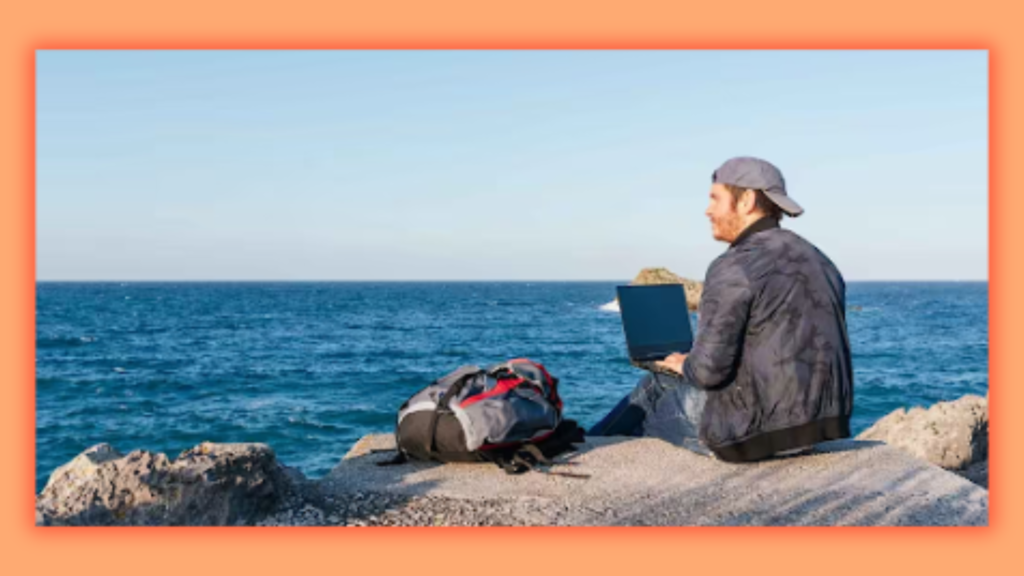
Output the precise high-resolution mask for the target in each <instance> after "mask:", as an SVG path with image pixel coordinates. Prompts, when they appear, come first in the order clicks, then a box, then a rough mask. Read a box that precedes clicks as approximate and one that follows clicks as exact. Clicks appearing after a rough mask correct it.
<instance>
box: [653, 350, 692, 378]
mask: <svg viewBox="0 0 1024 576" xmlns="http://www.w3.org/2000/svg"><path fill="white" fill-rule="evenodd" d="M685 361H686V354H680V353H678V352H676V353H674V354H670V355H668V356H666V357H665V359H664V360H659V361H658V362H655V363H654V364H655V366H660V367H662V368H664V369H666V370H671V371H672V372H675V373H676V374H679V375H680V376H682V375H683V362H685Z"/></svg>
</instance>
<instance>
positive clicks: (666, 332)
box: [617, 284, 693, 360]
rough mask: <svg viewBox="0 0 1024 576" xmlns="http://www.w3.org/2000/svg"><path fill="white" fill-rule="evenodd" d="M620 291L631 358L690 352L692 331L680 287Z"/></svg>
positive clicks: (621, 287) (644, 287) (623, 288)
mask: <svg viewBox="0 0 1024 576" xmlns="http://www.w3.org/2000/svg"><path fill="white" fill-rule="evenodd" d="M617 291H618V296H619V309H620V310H621V311H622V329H623V331H624V332H625V333H626V345H627V347H628V348H629V357H630V358H631V359H633V360H650V359H660V358H664V357H665V356H668V355H669V354H671V353H673V352H681V353H686V352H689V351H690V348H692V347H693V332H692V331H691V329H690V311H689V309H688V308H687V307H686V292H685V291H684V290H683V286H682V285H681V284H657V285H650V286H619V287H617Z"/></svg>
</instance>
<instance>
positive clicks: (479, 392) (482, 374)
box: [381, 358, 583, 476]
mask: <svg viewBox="0 0 1024 576" xmlns="http://www.w3.org/2000/svg"><path fill="white" fill-rule="evenodd" d="M395 440H396V444H397V447H398V456H397V457H396V458H395V459H394V460H392V461H390V462H382V463H381V464H382V465H388V464H399V463H402V462H405V461H407V460H408V459H413V460H424V461H436V462H494V463H495V464H497V465H498V466H500V467H501V468H503V469H504V470H505V471H506V472H507V473H509V474H518V473H521V472H525V471H527V470H535V469H537V466H538V465H541V464H551V461H550V458H552V457H554V456H556V455H558V454H560V453H562V452H566V451H568V450H571V449H572V448H573V446H572V444H573V443H578V442H582V441H583V430H582V428H580V427H579V426H577V424H576V422H574V421H572V420H566V419H563V418H562V399H561V398H560V397H559V395H558V379H557V378H555V377H554V376H552V375H551V374H549V373H548V371H547V369H545V368H544V366H543V365H541V364H538V363H536V362H533V361H530V360H527V359H525V358H517V359H514V360H509V361H508V362H504V363H501V364H496V365H494V366H491V367H489V368H487V369H482V368H480V367H479V366H461V367H459V368H458V369H456V370H455V371H453V372H451V373H449V374H446V375H445V376H442V377H441V378H438V379H437V380H435V381H434V382H432V383H431V384H430V385H429V386H427V387H426V388H423V389H422V390H420V391H418V392H416V393H415V394H413V395H412V396H411V397H410V398H409V399H408V400H406V401H405V403H404V404H402V406H401V407H400V408H399V410H398V417H397V420H396V423H395ZM565 475H569V476H574V475H572V474H565Z"/></svg>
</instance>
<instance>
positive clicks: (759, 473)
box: [320, 435, 988, 526]
mask: <svg viewBox="0 0 1024 576" xmlns="http://www.w3.org/2000/svg"><path fill="white" fill-rule="evenodd" d="M393 447H394V439H393V436H391V435H371V436H366V437H364V438H363V439H361V440H360V441H359V442H357V443H356V444H355V445H354V446H353V448H352V450H351V451H350V452H349V453H348V454H347V455H346V456H345V458H344V459H343V460H342V461H341V463H339V464H338V466H336V467H335V468H334V470H332V471H331V472H330V473H329V474H328V475H327V476H326V477H324V478H323V479H322V480H321V482H320V485H321V488H322V489H323V490H324V491H325V492H326V493H328V494H330V493H334V494H337V495H339V496H344V495H345V494H352V493H385V494H388V495H391V496H400V497H408V498H410V499H413V498H416V497H420V496H426V497H441V498H448V499H455V500H464V501H467V502H472V501H478V502H481V503H484V504H485V505H487V506H498V507H501V509H503V510H508V512H509V514H520V515H521V517H526V518H528V520H527V523H530V524H542V525H679V526H690V525H754V526H777V525H828V526H832V525H871V526H878V525H913V526H935V525H958V526H983V525H986V524H987V523H988V491H987V490H985V489H983V488H981V487H979V486H976V485H975V484H973V483H971V482H969V481H968V480H965V479H964V478H961V477H960V476H957V475H956V474H953V473H951V472H947V471H945V470H943V469H941V468H939V467H937V466H934V465H932V464H929V463H927V462H924V461H922V460H918V459H916V458H914V457H912V456H910V455H909V454H907V453H905V452H903V451H901V450H899V449H896V448H892V447H889V446H886V445H885V444H882V443H880V442H874V441H856V440H845V441H838V442H830V443H826V444H821V445H819V446H818V447H817V448H816V449H815V451H814V452H813V453H811V454H809V455H804V456H797V457H792V458H786V459H779V460H773V461H767V462H761V463H756V464H729V463H726V462H721V461H718V460H713V459H709V458H704V457H701V456H698V455H695V454H692V453H690V452H687V451H686V450H682V449H679V448H676V447H674V446H672V445H670V444H668V443H666V442H663V441H661V440H656V439H651V438H588V439H587V442H586V444H585V445H584V446H583V447H582V448H581V449H580V450H579V451H578V452H576V453H573V454H571V455H568V456H563V457H561V458H559V460H560V461H561V462H563V463H562V464H559V465H556V466H554V467H553V468H552V469H551V471H553V472H560V471H562V472H571V473H575V474H588V475H590V477H589V478H587V479H579V478H572V477H567V476H561V475H552V474H543V473H527V474H523V475H517V476H510V475H507V474H505V473H504V472H503V471H502V470H500V469H499V468H497V467H496V466H494V465H492V464H443V465H442V464H434V463H420V462H410V463H406V464H402V465H397V466H377V465H376V463H377V462H379V461H383V460H387V459H390V458H391V457H392V456H393V452H378V451H376V450H386V449H389V448H393ZM524 510H526V512H523V511H524ZM522 514H528V516H522Z"/></svg>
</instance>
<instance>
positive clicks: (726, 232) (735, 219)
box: [714, 212, 743, 242]
mask: <svg viewBox="0 0 1024 576" xmlns="http://www.w3.org/2000/svg"><path fill="white" fill-rule="evenodd" d="M714 223H715V229H716V230H717V231H718V234H717V239H718V240H721V241H723V242H732V241H733V240H735V239H736V237H737V236H739V234H740V230H741V229H742V227H743V222H742V220H741V219H740V215H739V214H737V213H735V212H732V213H731V214H729V215H728V216H723V217H721V218H718V219H716V220H715V222H714Z"/></svg>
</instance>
